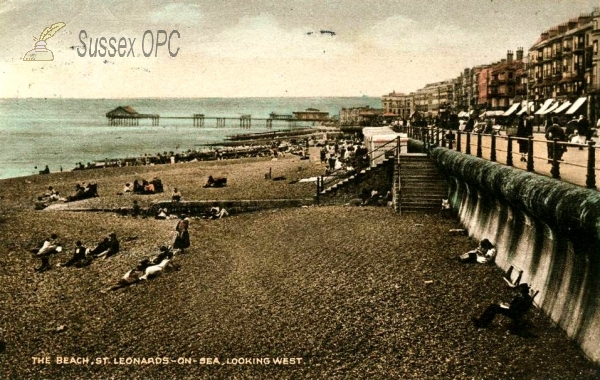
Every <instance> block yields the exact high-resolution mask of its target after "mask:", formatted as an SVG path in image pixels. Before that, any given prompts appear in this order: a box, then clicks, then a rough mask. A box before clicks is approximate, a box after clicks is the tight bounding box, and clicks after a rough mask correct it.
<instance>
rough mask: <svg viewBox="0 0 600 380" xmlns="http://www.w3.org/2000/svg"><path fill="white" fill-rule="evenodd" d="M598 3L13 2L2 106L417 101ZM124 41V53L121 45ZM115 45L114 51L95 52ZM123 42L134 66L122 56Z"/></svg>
mask: <svg viewBox="0 0 600 380" xmlns="http://www.w3.org/2000/svg"><path fill="white" fill-rule="evenodd" d="M598 6H600V4H599V3H598V1H597V0H568V1H559V0H491V1H490V0H428V1H422V0H418V1H415V0H377V1H368V0H361V1H358V0H304V1H291V0H279V1H266V0H235V1H233V0H219V1H217V0H204V1H196V2H194V1H179V2H170V1H163V0H150V1H148V0H145V1H138V0H106V1H91V0H79V1H74V0H71V1H69V0H52V1H48V0H0V98H29V97H37V98H148V97H158V98H160V97H280V96H297V97H303V96H308V97H309V96H363V95H367V96H376V97H379V96H382V95H384V94H387V93H389V92H392V91H396V92H404V93H409V92H411V91H415V90H417V89H419V88H422V87H424V86H425V84H427V83H432V82H437V81H442V80H447V79H452V78H455V77H457V76H458V75H460V73H461V72H462V70H463V69H465V68H468V67H472V66H475V65H479V64H485V63H491V62H496V61H498V60H500V59H502V58H505V57H506V52H507V50H513V51H514V50H516V49H517V48H518V47H523V48H524V49H525V51H527V50H528V49H529V47H531V46H532V45H533V44H534V42H535V41H536V39H537V38H538V37H539V35H540V33H542V32H543V31H544V30H546V29H549V28H551V27H553V26H555V25H558V24H560V23H563V22H565V21H567V20H568V19H569V18H573V17H577V16H578V15H579V14H580V13H590V12H592V11H593V9H594V7H598ZM58 22H64V23H65V24H66V25H65V26H64V27H63V28H62V29H60V30H58V32H56V34H54V35H53V36H52V37H51V38H49V39H48V40H47V41H46V43H47V48H48V49H49V50H50V51H52V53H53V56H54V60H53V61H23V57H24V56H25V54H26V53H27V52H28V51H30V50H32V49H34V48H35V43H36V41H35V38H39V37H40V35H41V33H42V31H43V30H44V29H45V28H46V27H49V26H51V25H53V24H55V23H58ZM161 30H162V31H165V33H159V32H158V31H161ZM321 30H326V31H333V32H334V33H335V35H333V34H332V33H321ZM81 31H85V34H82V32H81ZM147 31H148V32H147ZM175 31H177V32H175ZM168 35H170V36H171V38H170V40H168V38H167V37H166V36H168ZM111 37H114V41H115V42H114V43H113V45H116V46H115V49H111V48H110V47H108V45H109V39H110V38H111ZM102 38H104V39H105V40H106V42H105V43H103V44H104V45H106V46H107V47H108V49H106V51H105V50H104V49H100V52H101V53H106V54H105V56H104V57H100V56H98V55H96V56H95V57H92V56H90V54H91V53H94V52H95V51H96V49H95V46H96V42H97V41H98V40H100V41H98V42H102V41H103V40H101V39H102ZM121 38H123V41H124V43H125V44H126V47H124V48H123V49H122V52H123V53H124V54H123V55H125V56H123V57H121V56H119V54H118V51H117V49H116V48H117V47H118V44H119V42H118V41H119V40H120V39H121ZM134 39H135V41H133V40H134ZM90 40H91V41H90ZM130 40H131V41H133V45H130V44H129V41H130ZM165 40H167V41H166V43H165V45H163V46H156V45H157V41H160V42H161V43H162V42H163V41H165ZM152 41H154V43H151V42H152ZM90 42H91V43H90ZM142 42H143V45H142ZM168 43H170V44H171V45H170V48H171V53H172V54H173V55H174V56H172V54H170V53H169V49H168V47H169V45H168ZM84 44H85V48H84ZM90 45H91V46H90ZM90 49H91V51H90ZM177 49H179V50H177ZM130 50H131V52H130ZM125 51H127V53H129V55H128V56H127V54H125ZM113 52H114V53H115V54H114V55H115V56H114V57H109V56H108V54H109V53H110V54H112V53H113ZM175 52H177V53H176V55H175ZM82 55H83V56H82ZM146 55H147V56H146Z"/></svg>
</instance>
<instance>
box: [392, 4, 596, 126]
mask: <svg viewBox="0 0 600 380" xmlns="http://www.w3.org/2000/svg"><path fill="white" fill-rule="evenodd" d="M599 40H600V7H599V8H595V9H594V10H593V12H591V13H586V14H581V15H579V17H577V18H572V19H569V20H568V21H566V22H564V23H562V24H560V25H557V26H554V27H552V28H550V29H548V30H546V31H544V32H542V33H541V34H540V37H539V38H538V40H537V41H535V42H534V43H533V44H532V45H531V47H530V48H529V50H528V53H527V54H525V53H524V50H523V48H522V47H520V48H517V49H516V52H513V51H512V50H509V51H508V52H507V54H506V58H504V59H502V60H500V61H498V62H494V63H490V64H486V65H479V66H476V67H473V68H466V69H464V70H463V72H462V73H461V74H460V75H459V76H458V77H456V78H454V79H450V80H446V81H442V82H437V83H431V84H427V85H426V86H425V87H424V88H422V89H419V90H417V91H415V92H412V93H410V94H404V93H396V92H395V91H394V92H392V93H390V94H387V95H384V96H383V97H382V103H383V112H384V115H394V116H397V117H399V118H407V117H408V115H411V114H412V113H413V112H415V111H419V112H420V113H422V114H425V115H429V116H431V117H435V116H438V115H439V114H440V113H441V112H444V111H446V110H450V111H452V112H456V113H460V112H466V113H472V114H477V115H479V114H481V112H483V111H496V112H497V113H498V114H500V113H501V112H500V111H504V115H506V116H510V115H513V114H517V113H520V112H528V111H529V112H533V113H535V114H537V115H545V114H548V113H552V114H569V115H572V114H583V115H586V116H587V117H588V119H589V120H591V121H593V122H594V123H595V121H596V120H597V119H598V118H600V53H599V51H598V41H599ZM471 111H473V112H471Z"/></svg>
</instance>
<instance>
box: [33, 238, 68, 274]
mask: <svg viewBox="0 0 600 380" xmlns="http://www.w3.org/2000/svg"><path fill="white" fill-rule="evenodd" d="M61 251H62V247H61V246H60V243H59V242H58V235H57V234H52V235H50V237H49V238H48V239H46V240H45V241H44V243H43V244H42V246H41V248H39V249H37V252H36V253H35V257H38V258H39V259H40V260H41V261H42V264H41V265H40V267H39V268H36V269H35V271H36V272H44V271H47V270H49V269H51V268H52V266H51V265H50V255H52V254H55V253H59V252H61Z"/></svg>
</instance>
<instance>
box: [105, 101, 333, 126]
mask: <svg viewBox="0 0 600 380" xmlns="http://www.w3.org/2000/svg"><path fill="white" fill-rule="evenodd" d="M315 111H316V116H314V115H313V117H311V118H307V117H305V115H304V114H307V113H315ZM315 111H308V112H304V111H303V112H294V115H280V114H276V113H271V114H269V117H252V115H250V114H243V115H240V116H206V115H205V114H202V113H196V114H192V115H191V116H160V115H159V114H140V113H138V112H137V111H136V110H135V109H133V107H131V106H119V107H117V108H115V109H114V110H112V111H110V112H107V113H106V118H107V119H108V125H115V126H139V125H140V120H150V121H151V125H152V126H158V125H159V124H160V120H161V119H182V120H191V121H192V125H193V126H194V127H205V126H206V121H207V120H210V121H214V124H215V125H216V127H217V128H226V127H236V126H239V128H240V129H250V128H251V127H252V124H253V122H254V123H265V126H266V128H267V129H272V128H273V121H274V120H275V121H277V122H285V123H287V124H288V127H296V126H298V125H301V126H306V124H307V123H309V124H311V125H313V126H314V125H316V123H318V122H324V121H330V119H329V117H328V113H327V112H320V111H318V110H315ZM296 114H301V116H298V115H296ZM324 115H327V116H324Z"/></svg>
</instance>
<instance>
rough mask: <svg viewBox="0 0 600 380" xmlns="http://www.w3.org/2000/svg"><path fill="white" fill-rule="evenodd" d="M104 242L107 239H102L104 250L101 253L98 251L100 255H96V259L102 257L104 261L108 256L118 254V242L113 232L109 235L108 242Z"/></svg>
mask: <svg viewBox="0 0 600 380" xmlns="http://www.w3.org/2000/svg"><path fill="white" fill-rule="evenodd" d="M106 240H107V239H104V241H103V242H102V243H105V245H104V247H105V249H104V250H103V251H100V253H97V254H96V257H98V258H100V257H104V258H105V259H107V258H109V257H110V256H113V255H116V254H117V253H118V252H119V240H117V234H115V233H114V232H113V233H111V234H110V235H109V239H108V242H107V241H106ZM97 249H98V247H96V250H97Z"/></svg>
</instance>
